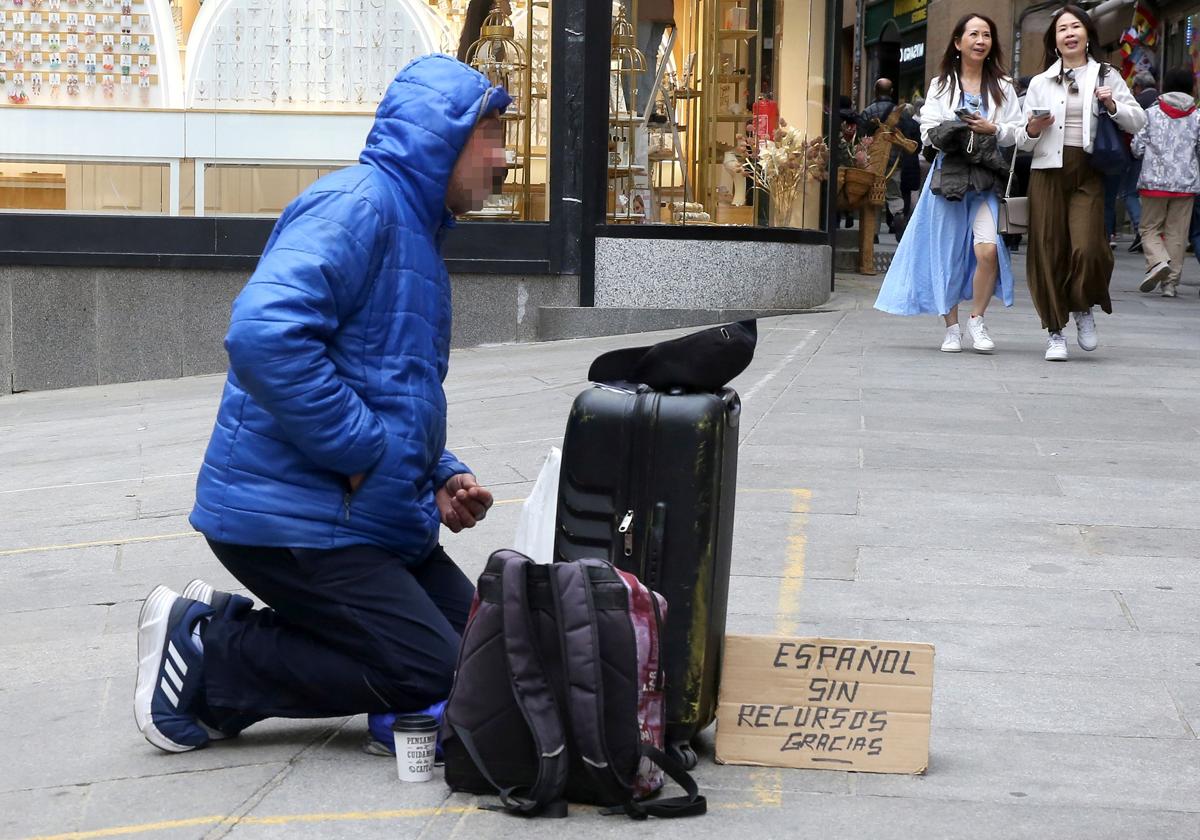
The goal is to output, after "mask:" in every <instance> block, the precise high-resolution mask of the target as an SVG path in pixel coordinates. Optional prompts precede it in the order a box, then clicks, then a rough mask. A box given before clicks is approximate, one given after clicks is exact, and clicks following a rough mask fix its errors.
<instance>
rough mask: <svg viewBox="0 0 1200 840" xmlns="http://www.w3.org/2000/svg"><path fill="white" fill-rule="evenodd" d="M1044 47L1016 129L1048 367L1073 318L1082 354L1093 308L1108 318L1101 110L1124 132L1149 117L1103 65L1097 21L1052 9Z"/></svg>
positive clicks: (1090, 340)
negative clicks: (1099, 166)
mask: <svg viewBox="0 0 1200 840" xmlns="http://www.w3.org/2000/svg"><path fill="white" fill-rule="evenodd" d="M1044 42H1045V47H1046V62H1045V66H1046V69H1045V71H1044V72H1042V73H1041V74H1040V75H1037V76H1034V77H1033V80H1032V81H1030V83H1029V92H1028V93H1027V94H1026V96H1025V120H1026V121H1025V123H1024V124H1023V125H1022V126H1021V127H1020V130H1019V143H1020V146H1021V148H1023V149H1025V150H1026V151H1031V152H1033V163H1032V165H1031V168H1032V171H1031V172H1030V176H1029V258H1028V261H1027V263H1026V277H1027V280H1028V283H1029V292H1030V295H1031V296H1032V297H1033V303H1034V306H1035V307H1036V308H1037V312H1038V315H1039V316H1040V317H1041V320H1042V327H1043V329H1045V330H1046V331H1047V333H1048V339H1047V343H1046V356H1045V357H1046V361H1049V362H1065V361H1066V360H1067V342H1066V339H1065V338H1064V337H1063V328H1064V327H1066V325H1067V323H1068V321H1069V320H1070V319H1071V318H1072V317H1073V318H1074V320H1075V328H1076V336H1077V340H1078V342H1079V347H1080V349H1082V350H1095V349H1096V347H1097V346H1099V339H1098V337H1097V335H1096V320H1095V318H1094V316H1093V315H1092V308H1093V307H1095V306H1099V307H1100V308H1101V309H1102V310H1104V311H1105V312H1107V313H1109V314H1111V313H1112V300H1111V299H1110V297H1109V293H1108V286H1109V283H1110V282H1111V281H1112V271H1113V263H1114V260H1113V254H1112V249H1111V248H1109V247H1108V238H1107V236H1106V235H1105V230H1104V181H1103V178H1102V177H1101V176H1100V173H1099V172H1097V171H1096V170H1095V169H1093V168H1092V167H1091V163H1090V160H1089V155H1090V154H1091V152H1092V148H1093V145H1094V143H1095V137H1096V125H1097V122H1098V120H1099V113H1100V112H1099V109H1100V108H1104V109H1105V110H1106V111H1107V112H1108V114H1109V115H1110V116H1111V117H1112V119H1113V120H1115V121H1116V123H1117V125H1118V126H1119V127H1120V128H1121V129H1122V130H1124V131H1127V132H1130V133H1133V132H1136V131H1139V130H1140V129H1141V128H1142V126H1143V125H1145V124H1146V113H1145V112H1144V111H1143V110H1142V108H1141V106H1140V105H1138V104H1137V102H1136V101H1135V100H1134V98H1133V94H1131V93H1130V92H1129V88H1127V87H1126V86H1125V84H1124V82H1122V81H1121V77H1120V75H1119V74H1118V73H1117V72H1116V71H1115V70H1113V68H1112V67H1109V66H1108V65H1104V66H1103V68H1102V66H1101V63H1100V60H1099V59H1098V57H1097V50H1099V48H1100V42H1099V36H1098V35H1097V34H1096V25H1095V24H1094V23H1093V22H1092V19H1091V18H1090V17H1088V14H1087V12H1085V11H1084V10H1083V9H1081V8H1079V7H1078V6H1070V5H1068V6H1064V7H1063V8H1061V9H1059V10H1058V11H1057V12H1055V13H1054V16H1053V17H1052V18H1051V19H1050V26H1049V27H1047V29H1046V35H1045V38H1044ZM1102 70H1103V74H1104V78H1103V80H1102V79H1101V74H1102Z"/></svg>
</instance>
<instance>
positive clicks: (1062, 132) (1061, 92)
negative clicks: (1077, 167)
mask: <svg viewBox="0 0 1200 840" xmlns="http://www.w3.org/2000/svg"><path fill="white" fill-rule="evenodd" d="M1061 64H1062V61H1061V60H1059V61H1056V62H1054V64H1053V65H1051V67H1050V69H1049V70H1047V71H1046V72H1045V73H1042V74H1040V75H1037V76H1034V77H1033V79H1032V80H1031V81H1030V82H1029V91H1028V92H1027V93H1026V94H1025V115H1024V120H1023V121H1022V122H1021V125H1020V128H1019V129H1018V130H1017V145H1018V146H1020V147H1021V149H1022V150H1023V151H1026V152H1029V151H1032V152H1033V164H1032V166H1033V168H1034V169H1060V168H1062V165H1063V145H1064V142H1063V141H1064V139H1065V137H1066V128H1065V126H1066V122H1067V85H1066V82H1064V83H1063V84H1059V83H1058V74H1059V70H1060V65H1061ZM1081 71H1082V72H1081ZM1099 78H1100V64H1099V63H1098V62H1097V61H1095V60H1094V59H1092V58H1091V57H1089V58H1088V63H1087V66H1086V67H1081V68H1079V70H1076V71H1075V81H1076V82H1077V83H1078V84H1079V95H1080V96H1082V97H1083V102H1084V107H1085V109H1086V107H1087V103H1089V102H1090V103H1092V108H1091V116H1092V118H1091V119H1090V120H1084V121H1083V150H1084V151H1085V152H1088V153H1089V154H1090V153H1091V151H1092V145H1093V143H1094V142H1095V137H1096V120H1097V119H1098V118H1099V115H1100V103H1099V101H1098V100H1097V99H1096V86H1097V81H1098V80H1099ZM1104 83H1105V84H1106V85H1108V86H1109V87H1111V88H1112V92H1113V102H1115V103H1116V105H1117V112H1116V113H1115V114H1113V120H1114V121H1115V122H1116V124H1117V126H1118V127H1119V128H1121V129H1122V130H1124V131H1128V132H1129V133H1130V134H1136V133H1137V132H1138V131H1140V130H1141V129H1142V126H1144V125H1145V124H1146V112H1145V111H1143V110H1142V107H1141V106H1140V105H1138V104H1137V100H1136V99H1134V98H1133V94H1132V93H1130V92H1129V86H1128V85H1126V84H1125V80H1124V79H1122V78H1121V74H1120V72H1119V71H1118V70H1117V69H1116V68H1113V67H1110V68H1109V71H1108V75H1107V76H1105V77H1104ZM1034 108H1049V109H1050V113H1051V114H1053V115H1054V123H1053V124H1052V125H1051V126H1050V127H1049V128H1047V129H1045V130H1044V131H1043V132H1042V133H1041V134H1040V135H1039V136H1037V137H1030V136H1029V134H1028V132H1027V131H1026V128H1027V127H1028V125H1027V124H1028V121H1029V119H1030V117H1031V116H1033V114H1032V111H1033V109H1034Z"/></svg>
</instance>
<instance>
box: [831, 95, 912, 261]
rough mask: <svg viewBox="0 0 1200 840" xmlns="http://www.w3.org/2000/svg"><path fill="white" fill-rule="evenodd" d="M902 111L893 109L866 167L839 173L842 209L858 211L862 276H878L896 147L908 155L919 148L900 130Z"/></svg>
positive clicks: (876, 133) (847, 169)
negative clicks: (879, 234)
mask: <svg viewBox="0 0 1200 840" xmlns="http://www.w3.org/2000/svg"><path fill="white" fill-rule="evenodd" d="M899 121H900V110H899V109H898V108H893V109H892V113H891V114H890V115H889V116H888V118H887V120H886V121H885V122H884V123H883V125H881V126H880V127H879V128H878V130H876V132H875V142H874V143H872V144H871V148H870V149H869V150H868V152H867V165H866V167H865V168H864V167H857V166H852V167H842V168H840V169H839V170H838V209H839V210H858V255H859V259H858V272H859V274H866V275H869V276H874V275H875V273H876V272H875V232H876V230H877V229H878V227H879V208H880V207H882V206H883V205H884V203H885V202H886V201H887V182H888V179H889V178H890V177H891V176H892V174H893V172H894V169H893V172H889V171H888V168H887V164H888V158H889V157H891V152H892V146H899V147H900V149H901V150H902V151H903V152H905V153H906V154H912V153H913V152H915V151H916V150H917V144H916V142H915V141H913V140H909V139H908V138H907V137H905V136H904V135H903V134H901V133H900V132H899V131H897V130H896V124H897V123H898V122H899Z"/></svg>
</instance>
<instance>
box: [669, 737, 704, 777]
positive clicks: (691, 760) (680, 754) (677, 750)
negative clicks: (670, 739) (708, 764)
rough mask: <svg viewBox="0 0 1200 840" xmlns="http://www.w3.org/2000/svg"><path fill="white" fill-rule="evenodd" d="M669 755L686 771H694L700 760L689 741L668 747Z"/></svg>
mask: <svg viewBox="0 0 1200 840" xmlns="http://www.w3.org/2000/svg"><path fill="white" fill-rule="evenodd" d="M667 755H669V756H671V758H673V759H675V760H676V761H678V762H679V763H680V764H682V765H683V769H684V770H693V769H695V767H696V764H698V763H699V761H700V758H699V756H697V755H696V749H695V748H694V747H693V746H692V745H691V744H690V743H688V742H687V741H684V742H683V743H681V744H671V745H670V746H668V747H667Z"/></svg>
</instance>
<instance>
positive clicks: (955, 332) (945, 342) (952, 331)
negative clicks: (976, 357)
mask: <svg viewBox="0 0 1200 840" xmlns="http://www.w3.org/2000/svg"><path fill="white" fill-rule="evenodd" d="M942 352H943V353H961V352H962V327H960V326H959V325H958V324H955V325H954V326H952V327H946V337H945V338H943V339H942Z"/></svg>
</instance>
